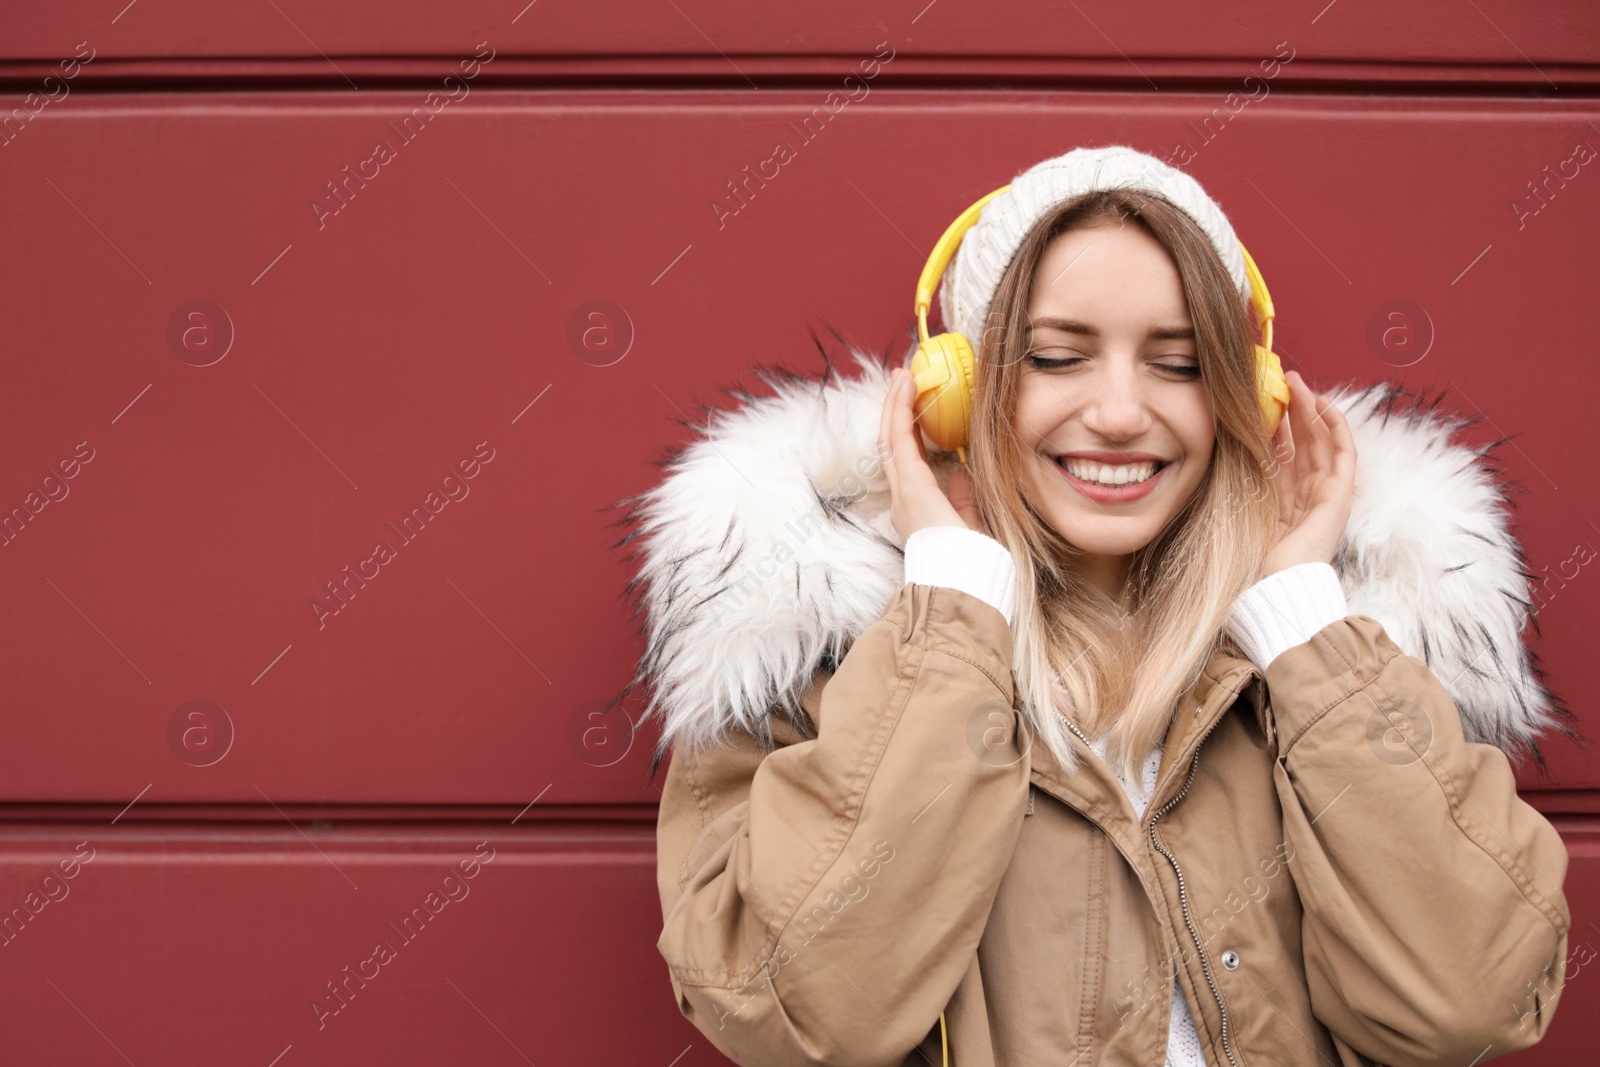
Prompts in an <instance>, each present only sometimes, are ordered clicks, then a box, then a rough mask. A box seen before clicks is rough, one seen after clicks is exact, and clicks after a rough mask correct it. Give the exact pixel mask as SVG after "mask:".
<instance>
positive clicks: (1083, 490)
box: [635, 146, 1571, 1067]
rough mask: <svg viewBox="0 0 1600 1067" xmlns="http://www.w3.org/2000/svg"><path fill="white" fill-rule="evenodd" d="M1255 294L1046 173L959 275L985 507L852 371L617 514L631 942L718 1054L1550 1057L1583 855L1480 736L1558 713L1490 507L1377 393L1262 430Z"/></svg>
mask: <svg viewBox="0 0 1600 1067" xmlns="http://www.w3.org/2000/svg"><path fill="white" fill-rule="evenodd" d="M1249 292H1250V289H1249V283H1248V281H1247V279H1246V277H1245V270H1244V267H1243V260H1242V259H1241V257H1240V254H1239V252H1238V250H1237V241H1236V239H1235V238H1234V236H1233V231H1232V228H1231V226H1229V225H1228V222H1227V219H1226V217H1225V216H1223V215H1222V213H1221V210H1220V208H1219V207H1217V205H1216V204H1215V202H1214V201H1212V200H1211V198H1210V197H1208V196H1206V194H1205V193H1204V191H1203V190H1201V189H1200V187H1199V186H1198V184H1197V183H1195V182H1194V180H1193V179H1192V178H1190V177H1188V176H1187V175H1184V174H1182V173H1181V172H1179V171H1176V170H1174V169H1173V168H1170V167H1167V166H1166V165H1164V164H1162V163H1160V161H1158V160H1155V159H1153V158H1152V157H1149V156H1146V155H1144V154H1142V153H1137V152H1134V151H1133V150H1131V149H1128V148H1126V147H1123V146H1112V147H1109V148H1102V149H1078V150H1075V151H1073V152H1069V153H1067V154H1066V155H1064V156H1061V157H1058V158H1057V159H1053V160H1047V161H1045V162H1044V163H1041V164H1039V165H1038V166H1036V167H1034V168H1031V169H1030V170H1029V171H1027V172H1025V173H1024V174H1023V175H1020V176H1019V177H1018V178H1017V180H1016V181H1015V182H1014V183H1012V185H1011V186H1010V187H1009V190H1008V191H1007V192H1006V193H1004V194H1003V195H1000V196H997V198H995V199H994V200H993V201H992V202H991V203H989V204H988V205H987V206H985V207H984V208H983V213H982V215H981V216H980V218H979V221H978V225H977V226H976V227H975V228H974V229H973V230H972V231H971V232H970V233H969V234H968V235H967V236H966V237H965V239H964V240H962V243H961V246H960V250H959V252H958V253H957V256H956V258H955V260H954V262H953V263H952V266H951V271H950V273H949V275H948V276H947V277H946V278H945V282H944V287H943V290H942V294H941V306H942V308H943V309H944V317H945V320H946V322H947V324H948V325H951V326H957V327H960V328H962V329H963V330H964V332H965V333H966V335H967V336H969V337H975V338H979V337H981V344H980V345H979V349H978V367H977V375H976V382H975V397H974V400H973V403H972V413H971V431H970V434H971V442H970V451H971V462H972V467H971V473H970V475H969V474H968V473H967V472H966V471H965V470H963V469H961V468H960V467H956V468H954V469H952V468H951V464H950V462H949V458H948V457H947V456H945V455H943V454H942V453H937V454H936V453H930V452H929V450H928V449H927V448H926V447H925V445H924V444H923V441H922V439H921V434H920V433H919V432H917V431H916V429H915V428H914V423H915V421H916V417H917V413H918V412H920V411H921V410H922V409H921V408H920V407H918V408H916V409H915V410H914V408H913V404H914V397H913V395H912V394H913V387H912V385H911V384H910V382H909V381H908V378H907V376H906V374H905V372H904V371H902V370H896V371H895V372H894V373H893V374H890V375H888V376H887V380H886V378H885V375H884V373H883V371H884V368H882V367H881V366H880V367H876V368H875V367H874V366H873V365H872V364H871V363H870V361H868V360H866V359H865V358H862V360H861V362H862V365H863V368H864V373H863V375H862V376H861V377H860V378H857V379H835V378H834V377H833V375H832V373H831V367H830V373H829V374H828V375H827V376H825V377H824V379H823V381H822V382H821V383H807V385H808V387H807V388H796V387H795V385H796V383H797V382H798V381H799V379H798V378H797V376H793V375H790V376H788V377H787V378H784V377H782V376H781V374H780V375H778V376H774V377H769V378H768V381H769V384H772V385H774V387H775V388H776V390H777V393H778V395H777V397H775V398H768V399H763V400H757V399H755V398H752V397H749V396H748V394H741V395H742V396H743V398H744V399H745V400H746V401H747V404H746V407H745V409H744V410H743V411H741V412H738V413H734V414H731V415H730V414H727V413H723V414H722V415H721V416H720V419H719V420H715V421H713V422H712V424H711V425H709V426H708V428H707V430H706V433H707V438H708V440H707V441H706V442H704V443H702V444H697V445H696V446H694V447H692V448H690V449H688V450H686V451H685V452H684V453H683V454H681V455H679V456H678V457H676V458H675V459H674V461H673V464H672V471H671V474H670V476H669V477H668V478H667V479H666V480H665V482H664V483H663V485H662V486H661V487H659V488H658V489H656V490H654V491H652V492H651V493H649V494H646V495H645V496H644V497H643V498H641V501H640V503H639V505H638V510H637V511H636V513H635V517H636V518H638V519H640V520H641V523H642V525H641V530H640V533H641V534H643V535H646V538H645V541H644V544H645V545H646V546H647V547H646V549H645V553H646V554H645V560H644V565H643V567H642V570H641V575H640V578H639V579H637V581H639V582H642V583H643V584H644V585H645V587H646V592H645V602H646V606H647V608H648V610H649V623H650V640H649V645H648V647H647V650H646V654H645V657H644V660H643V662H642V663H641V669H640V680H641V681H649V682H650V683H652V685H653V694H652V701H651V704H650V707H649V714H654V713H656V712H657V711H658V709H660V710H661V711H662V712H663V714H662V718H663V721H664V727H663V735H662V742H661V745H660V746H659V747H658V748H657V751H656V762H659V760H660V758H661V757H662V755H663V754H664V752H665V751H666V750H667V749H668V748H669V747H671V748H672V750H673V752H674V756H673V760H672V763H671V767H670V769H669V772H668V775H667V779H666V784H665V787H664V789H663V796H662V804H661V812H660V820H659V824H658V837H657V839H658V855H659V866H658V884H659V889H660V893H661V901H662V912H663V920H664V927H663V930H662V932H661V935H660V938H659V940H658V943H657V947H658V949H659V951H660V952H661V954H662V955H663V957H664V958H665V959H666V961H667V964H668V968H669V973H670V976H671V981H672V985H673V989H674V992H675V994H676V996H677V1000H678V1005H679V1008H680V1010H681V1011H682V1012H683V1013H684V1014H685V1015H686V1016H687V1017H688V1018H689V1019H690V1020H691V1021H693V1022H694V1023H695V1025H696V1026H698V1027H699V1028H700V1029H701V1031H702V1032H704V1033H705V1034H706V1036H707V1037H708V1038H709V1039H710V1040H711V1041H712V1042H713V1043H714V1044H715V1045H716V1046H717V1047H718V1048H719V1049H721V1050H722V1051H723V1052H724V1053H726V1054H728V1055H729V1056H731V1057H733V1058H735V1059H737V1060H739V1061H741V1062H745V1063H752V1064H761V1065H763V1067H766V1065H787V1064H795V1065H799V1064H832V1065H839V1064H885V1065H892V1064H899V1063H908V1064H909V1063H923V1062H926V1063H931V1064H940V1063H950V1064H956V1065H958V1067H972V1065H998V1064H1027V1065H1030V1067H1031V1065H1037V1064H1062V1065H1066V1064H1074V1063H1082V1064H1087V1063H1098V1064H1129V1065H1133V1064H1138V1065H1150V1064H1159V1063H1162V1062H1163V1057H1165V1062H1166V1063H1168V1064H1195V1065H1198V1064H1208V1065H1212V1067H1223V1065H1228V1067H1243V1065H1245V1064H1248V1063H1257V1064H1274V1065H1284V1064H1307V1065H1310V1064H1323V1063H1335V1064H1341V1065H1356V1064H1370V1063H1374V1062H1376V1063H1383V1064H1396V1065H1397V1064H1424V1063H1440V1064H1443V1063H1456V1064H1466V1063H1469V1062H1481V1061H1483V1060H1485V1059H1489V1058H1491V1057H1493V1056H1496V1055H1500V1054H1503V1053H1506V1052H1510V1051H1513V1050H1515V1049H1520V1048H1525V1047H1527V1046H1529V1045H1532V1044H1533V1043H1535V1042H1537V1041H1538V1040H1539V1039H1540V1038H1541V1037H1542V1036H1543V1034H1544V1032H1545V1030H1546V1029H1547V1027H1548V1026H1549V1023H1550V1019H1551V1017H1552V1013H1553V1011H1554V1008H1555V1005H1556V1002H1557V999H1558V997H1559V993H1560V990H1561V987H1562V981H1563V976H1564V967H1565V959H1566V954H1567V932H1568V926H1569V923H1570V915H1569V911H1568V907H1567V903H1566V899H1565V897H1564V895H1563V892H1562V883H1563V880H1564V878H1565V873H1566V865H1567V855H1566V851H1565V849H1564V847H1563V845H1562V842H1561V839H1560V837H1559V836H1558V835H1557V833H1556V831H1555V830H1554V829H1553V828H1552V827H1551V826H1550V824H1549V823H1548V822H1547V821H1546V820H1545V819H1544V818H1543V817H1542V816H1540V815H1539V814H1538V813H1537V812H1536V811H1534V810H1533V809H1532V808H1531V807H1529V806H1528V805H1527V804H1525V803H1524V802H1523V801H1521V800H1520V799H1519V798H1518V797H1517V794H1516V789H1515V783H1514V781H1513V777H1512V772H1511V767H1510V764H1509V761H1508V759H1507V756H1506V754H1505V752H1503V751H1502V748H1505V749H1507V750H1509V751H1512V752H1514V753H1515V752H1517V751H1519V750H1520V749H1521V748H1524V747H1530V746H1531V747H1532V748H1533V751H1534V753H1535V755H1537V748H1536V746H1535V745H1534V744H1533V743H1534V741H1535V738H1536V737H1537V735H1538V733H1539V732H1540V731H1541V730H1544V729H1546V728H1549V727H1552V726H1553V727H1556V728H1558V729H1562V730H1564V731H1566V732H1569V733H1570V732H1571V729H1570V725H1569V723H1570V713H1569V712H1567V711H1566V710H1565V709H1564V708H1561V707H1560V705H1559V704H1558V703H1557V702H1555V701H1554V700H1553V698H1551V697H1550V696H1549V694H1548V693H1546V692H1545V691H1544V689H1543V687H1542V686H1541V685H1540V684H1539V682H1538V681H1537V680H1536V678H1535V677H1534V675H1535V674H1537V671H1538V668H1537V667H1536V666H1531V667H1530V664H1529V659H1528V657H1527V656H1526V654H1525V653H1524V651H1523V649H1522V646H1521V643H1520V638H1519V637H1518V636H1517V635H1518V634H1520V630H1521V625H1522V622H1523V615H1522V612H1521V608H1520V606H1519V604H1518V602H1517V597H1518V596H1520V595H1521V594H1522V593H1525V591H1526V586H1525V584H1521V583H1523V582H1525V576H1523V575H1522V572H1521V568H1520V556H1519V555H1518V554H1517V550H1516V548H1515V543H1514V542H1513V541H1511V540H1510V538H1509V533H1508V532H1507V530H1506V529H1505V526H1504V520H1503V518H1502V517H1501V514H1500V509H1499V507H1498V506H1497V505H1498V503H1499V502H1500V498H1499V494H1498V491H1494V490H1490V491H1488V492H1485V486H1486V485H1487V481H1486V479H1484V478H1483V476H1482V471H1481V470H1480V469H1479V468H1478V467H1475V466H1474V464H1473V463H1472V462H1471V460H1470V459H1467V458H1465V457H1473V454H1472V453H1470V452H1467V451H1466V450H1464V449H1461V448H1459V447H1457V446H1453V445H1449V444H1448V443H1447V439H1448V436H1449V433H1450V431H1451V430H1452V429H1454V428H1455V427H1456V426H1459V425H1460V424H1461V423H1460V422H1459V420H1456V421H1452V420H1449V419H1445V418H1440V417H1437V416H1434V415H1432V414H1431V413H1428V412H1425V411H1422V410H1420V409H1413V410H1412V411H1410V412H1400V413H1398V414H1396V412H1395V410H1394V408H1393V401H1394V399H1395V396H1396V393H1395V391H1392V390H1388V391H1377V392H1375V391H1374V390H1371V389H1369V390H1366V391H1364V392H1362V393H1358V394H1352V395H1318V394H1316V393H1314V392H1313V391H1312V390H1311V389H1310V388H1308V387H1307V386H1306V384H1305V383H1304V381H1303V380H1301V379H1300V377H1299V375H1298V374H1295V373H1291V374H1289V375H1288V376H1287V384H1288V386H1289V394H1290V401H1289V404H1288V410H1287V415H1286V417H1284V418H1282V419H1281V420H1280V421H1279V422H1278V425H1277V427H1276V429H1275V430H1274V431H1273V432H1271V434H1270V435H1269V432H1268V424H1269V421H1270V420H1269V419H1268V418H1266V417H1264V414H1265V412H1264V409H1263V406H1262V404H1261V403H1260V402H1258V399H1257V398H1258V395H1259V394H1258V390H1259V388H1260V385H1261V382H1260V380H1259V378H1258V372H1257V370H1256V362H1255V358H1254V356H1253V352H1252V338H1251V336H1250V320H1249V316H1248V312H1247V304H1246V298H1247V297H1248V295H1249ZM818 384H820V388H817V386H818ZM924 399H927V398H924ZM873 429H875V430H876V439H875V440H871V441H868V440H864V438H865V437H866V435H867V433H868V432H869V431H870V430H873ZM1369 451H1370V452H1371V454H1372V456H1374V457H1377V459H1378V460H1379V461H1381V462H1383V463H1384V464H1386V465H1391V466H1392V468H1393V469H1384V470H1382V471H1377V470H1373V469H1369V473H1368V474H1367V475H1366V476H1365V477H1363V474H1362V472H1361V470H1360V469H1358V459H1361V458H1365V457H1367V453H1368V452H1369ZM880 457H881V467H880V465H879V459H880ZM1473 458H1476V457H1473ZM1368 461H1369V462H1370V460H1368ZM1435 483H1436V484H1435ZM1426 493H1432V494H1435V495H1436V498H1437V499H1438V500H1439V501H1440V502H1442V503H1447V504H1448V505H1449V508H1450V510H1449V512H1448V515H1449V518H1448V520H1444V519H1440V520H1435V519H1433V518H1431V517H1429V516H1428V515H1427V514H1426V513H1424V514H1418V513H1417V510H1416V509H1415V508H1414V506H1413V505H1415V504H1416V503H1419V502H1420V501H1418V500H1417V499H1415V498H1416V496H1417V494H1426ZM1358 504H1359V506H1358ZM1391 541H1398V542H1399V543H1400V544H1401V546H1402V547H1401V550H1400V551H1399V552H1397V553H1395V554H1392V555H1391V554H1389V549H1388V545H1389V543H1390V542H1391ZM1418 544H1420V545H1421V546H1423V551H1421V552H1418V551H1415V550H1414V549H1415V548H1416V546H1417V545H1418ZM1485 546H1488V547H1485ZM1336 564H1337V566H1336ZM1346 590H1348V591H1349V598H1348V600H1347V597H1346ZM1354 604H1360V605H1363V609H1362V610H1361V611H1360V612H1359V613H1352V612H1351V610H1350V609H1351V607H1352V605H1354ZM1379 616H1382V617H1384V618H1386V619H1388V620H1390V623H1391V625H1392V626H1393V627H1394V632H1395V633H1397V634H1401V635H1402V636H1403V638H1404V639H1405V640H1406V642H1407V646H1408V648H1409V647H1413V646H1414V647H1416V649H1417V653H1418V654H1419V655H1421V656H1424V657H1427V662H1424V659H1422V658H1418V656H1417V655H1413V654H1411V653H1410V652H1409V651H1403V650H1402V648H1401V647H1400V646H1399V645H1397V644H1396V643H1395V641H1394V640H1393V639H1392V638H1391V637H1390V630H1389V628H1388V627H1386V625H1385V623H1384V622H1381V621H1380V618H1379ZM841 653H843V654H842V656H841ZM1478 659H1484V661H1485V663H1486V664H1487V663H1490V662H1492V663H1494V664H1496V668H1494V669H1490V670H1485V669H1484V668H1483V667H1480V666H1478V665H1477V662H1476V661H1477V660H1478ZM1430 667H1431V668H1432V669H1430ZM1436 671H1437V674H1436V673H1435V672H1436ZM1447 683H1448V685H1449V686H1450V687H1451V688H1447ZM651 769H652V772H653V771H654V770H655V763H652V768H651Z"/></svg>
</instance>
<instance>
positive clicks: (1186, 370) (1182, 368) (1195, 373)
mask: <svg viewBox="0 0 1600 1067" xmlns="http://www.w3.org/2000/svg"><path fill="white" fill-rule="evenodd" d="M1023 361H1024V362H1025V363H1027V364H1028V365H1029V366H1031V367H1036V368H1038V369H1039V370H1058V369H1060V368H1062V367H1071V366H1074V365H1076V364H1079V363H1082V362H1084V361H1085V357H1083V356H1072V357H1070V358H1067V359H1054V358H1051V357H1048V356H1039V355H1034V354H1033V353H1031V352H1030V353H1029V354H1028V355H1027V356H1024V357H1023ZM1153 366H1156V367H1160V368H1161V369H1162V370H1164V371H1166V372H1168V373H1169V374H1176V375H1178V376H1179V377H1182V378H1189V379H1196V378H1199V377H1200V364H1198V363H1156V364H1153Z"/></svg>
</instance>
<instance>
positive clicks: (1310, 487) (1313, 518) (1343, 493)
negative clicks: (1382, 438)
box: [1258, 371, 1356, 580]
mask: <svg viewBox="0 0 1600 1067" xmlns="http://www.w3.org/2000/svg"><path fill="white" fill-rule="evenodd" d="M1285 377H1286V378H1287V379H1288V382H1289V408H1288V410H1287V411H1285V412H1284V415H1283V418H1282V419H1281V420H1280V421H1279V423H1278V430H1277V432H1276V433H1274V434H1273V435H1272V447H1273V451H1274V453H1275V454H1276V456H1277V457H1278V471H1277V475H1276V478H1277V483H1278V524H1277V535H1276V537H1275V538H1274V540H1273V545H1272V547H1271V548H1270V549H1268V551H1267V555H1266V557H1265V558H1264V559H1263V560H1262V564H1261V573H1260V574H1259V575H1258V580H1259V579H1260V578H1265V577H1266V576H1267V575H1269V574H1273V573H1275V572H1277V571H1281V570H1283V569H1285V568H1287V567H1293V566H1294V565H1295V564H1297V563H1332V562H1333V554H1334V551H1335V550H1336V549H1337V548H1338V547H1339V539H1340V538H1341V537H1343V536H1344V528H1345V524H1346V523H1348V522H1349V521H1350V502H1351V499H1352V497H1353V496H1354V494H1355V480H1356V445H1355V439H1354V437H1353V436H1352V435H1351V433H1350V424H1349V423H1348V422H1347V421H1345V417H1344V412H1342V411H1340V410H1339V408H1338V406H1337V405H1335V404H1334V403H1333V401H1331V400H1329V399H1328V398H1327V397H1326V396H1324V395H1321V394H1318V393H1314V392H1312V391H1311V387H1310V386H1309V385H1307V384H1306V383H1305V379H1304V378H1302V377H1300V372H1299V371H1290V372H1289V373H1288V374H1287V375H1285ZM1291 423H1292V424H1293V425H1292V426H1291Z"/></svg>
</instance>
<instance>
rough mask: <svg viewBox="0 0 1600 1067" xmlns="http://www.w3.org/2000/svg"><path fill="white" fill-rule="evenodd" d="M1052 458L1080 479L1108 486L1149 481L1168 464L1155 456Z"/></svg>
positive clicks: (1063, 456) (1057, 464)
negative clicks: (1123, 458) (1103, 458)
mask: <svg viewBox="0 0 1600 1067" xmlns="http://www.w3.org/2000/svg"><path fill="white" fill-rule="evenodd" d="M1051 458H1052V459H1053V460H1054V461H1055V464H1056V466H1058V467H1060V468H1062V469H1063V470H1067V471H1069V472H1070V473H1071V474H1072V475H1073V477H1075V478H1077V479H1079V480H1080V481H1085V482H1090V483H1094V484H1097V485H1102V486H1106V487H1108V488H1114V487H1117V486H1124V485H1137V484H1139V483H1141V482H1145V481H1148V480H1150V479H1151V478H1153V477H1154V476H1155V475H1156V474H1158V473H1159V472H1160V470H1161V468H1162V467H1165V466H1166V465H1167V461H1166V460H1162V459H1156V458H1154V457H1150V458H1148V459H1145V458H1143V457H1141V458H1139V459H1138V460H1137V461H1128V460H1121V461H1118V462H1115V463H1111V462H1104V461H1100V460H1097V459H1095V458H1085V457H1082V456H1076V455H1060V456H1053V457H1051Z"/></svg>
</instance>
